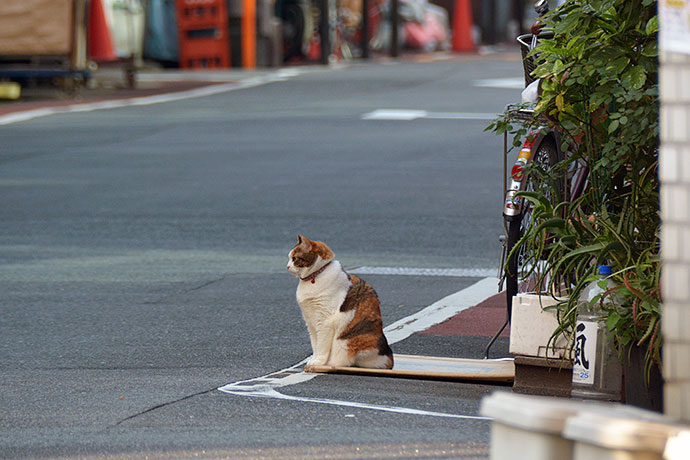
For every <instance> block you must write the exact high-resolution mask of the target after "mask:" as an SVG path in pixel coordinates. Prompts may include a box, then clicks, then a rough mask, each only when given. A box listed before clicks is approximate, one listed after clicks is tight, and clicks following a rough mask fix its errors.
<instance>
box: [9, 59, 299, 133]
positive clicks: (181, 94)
mask: <svg viewBox="0 0 690 460" xmlns="http://www.w3.org/2000/svg"><path fill="white" fill-rule="evenodd" d="M299 73H300V72H298V71H289V72H288V71H279V72H275V73H272V74H269V75H265V76H259V77H254V78H249V79H246V80H243V81H240V82H232V83H221V84H214V85H210V86H205V87H203V88H195V89H190V90H185V91H177V92H174V93H165V94H157V95H153V96H141V97H133V98H129V99H116V100H109V101H100V102H90V103H83V104H72V105H67V106H62V107H49V108H44V109H35V110H26V111H23V112H16V113H10V114H7V115H1V116H0V125H9V124H12V123H19V122H22V121H28V120H33V119H35V118H41V117H47V116H49V115H55V114H58V113H80V112H92V111H94V110H105V109H117V108H121V107H135V106H145V105H153V104H162V103H164V102H174V101H181V100H184V99H192V98H196V97H204V96H213V95H216V94H221V93H226V92H228V91H236V90H240V89H247V88H254V87H256V86H261V85H265V84H267V83H272V82H277V81H285V80H287V79H289V78H292V77H294V76H296V75H299Z"/></svg>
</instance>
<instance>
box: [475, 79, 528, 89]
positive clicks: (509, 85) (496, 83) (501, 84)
mask: <svg viewBox="0 0 690 460" xmlns="http://www.w3.org/2000/svg"><path fill="white" fill-rule="evenodd" d="M474 86H477V87H479V88H501V89H524V88H525V79H524V78H488V79H485V80H475V81H474Z"/></svg>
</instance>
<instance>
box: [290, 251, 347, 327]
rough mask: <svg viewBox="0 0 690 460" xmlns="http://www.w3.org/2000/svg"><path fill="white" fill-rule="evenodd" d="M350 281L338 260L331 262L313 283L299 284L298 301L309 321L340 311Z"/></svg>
mask: <svg viewBox="0 0 690 460" xmlns="http://www.w3.org/2000/svg"><path fill="white" fill-rule="evenodd" d="M349 287H350V281H349V279H348V277H347V275H346V274H345V272H344V271H343V270H342V268H341V267H340V264H339V263H338V262H335V263H333V264H331V266H329V267H328V269H326V270H325V271H324V272H323V273H321V274H320V275H319V276H318V277H317V278H316V279H315V280H314V282H313V283H312V282H311V281H302V282H300V283H299V285H298V286H297V303H298V304H299V306H300V308H301V309H302V313H303V314H304V317H305V319H306V320H307V321H310V320H317V319H318V318H324V317H327V316H331V315H334V314H336V313H338V312H339V311H340V306H341V305H342V303H343V301H344V300H345V296H346V295H347V291H348V289H349Z"/></svg>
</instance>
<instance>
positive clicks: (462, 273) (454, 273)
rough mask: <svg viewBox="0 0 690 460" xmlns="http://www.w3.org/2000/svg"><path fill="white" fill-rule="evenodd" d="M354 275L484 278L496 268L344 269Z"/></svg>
mask: <svg viewBox="0 0 690 460" xmlns="http://www.w3.org/2000/svg"><path fill="white" fill-rule="evenodd" d="M346 271H347V272H348V273H354V274H355V275H402V276H448V277H457V278H486V277H490V276H495V275H496V273H497V272H498V269H496V268H414V267H369V266H363V267H356V268H349V269H346Z"/></svg>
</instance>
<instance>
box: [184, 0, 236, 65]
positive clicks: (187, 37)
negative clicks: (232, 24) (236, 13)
mask: <svg viewBox="0 0 690 460" xmlns="http://www.w3.org/2000/svg"><path fill="white" fill-rule="evenodd" d="M225 2H226V0H177V27H178V39H179V44H180V67H181V68H183V69H204V68H208V69H212V68H227V67H230V41H229V39H228V13H227V8H226V3H225Z"/></svg>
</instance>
